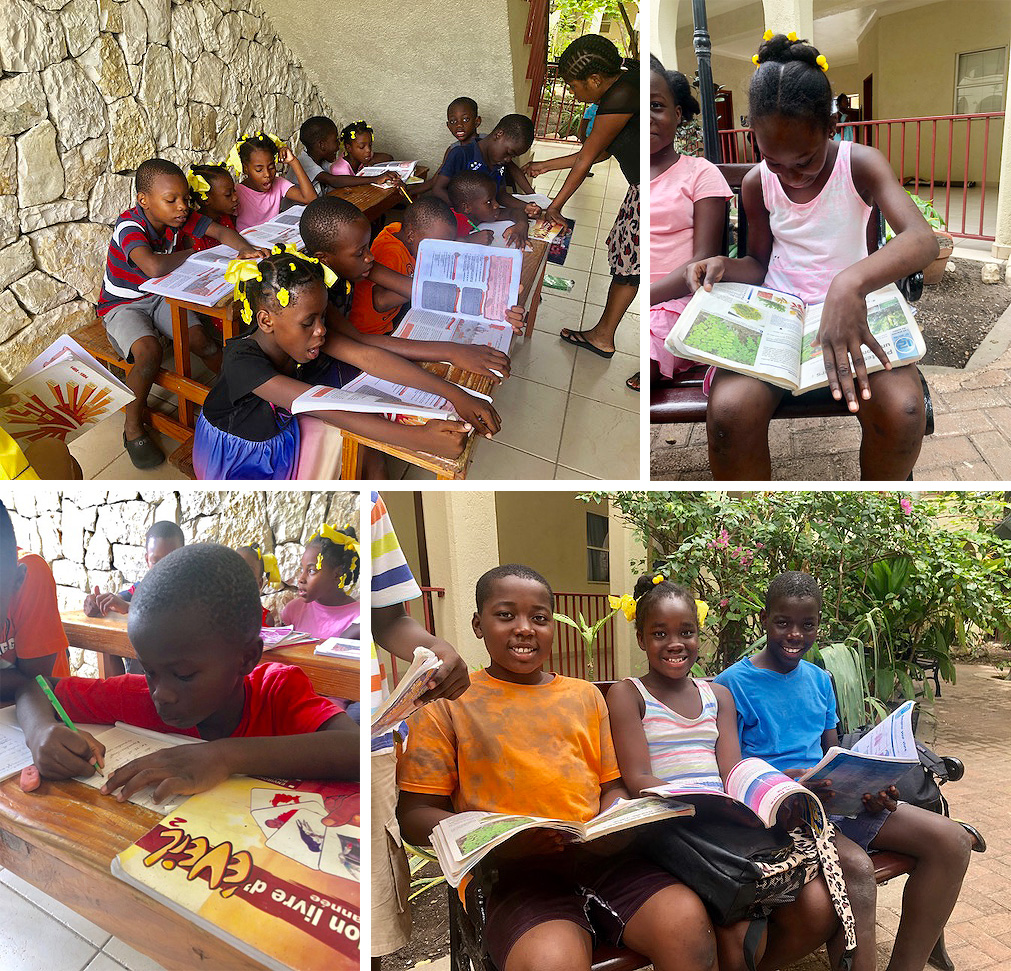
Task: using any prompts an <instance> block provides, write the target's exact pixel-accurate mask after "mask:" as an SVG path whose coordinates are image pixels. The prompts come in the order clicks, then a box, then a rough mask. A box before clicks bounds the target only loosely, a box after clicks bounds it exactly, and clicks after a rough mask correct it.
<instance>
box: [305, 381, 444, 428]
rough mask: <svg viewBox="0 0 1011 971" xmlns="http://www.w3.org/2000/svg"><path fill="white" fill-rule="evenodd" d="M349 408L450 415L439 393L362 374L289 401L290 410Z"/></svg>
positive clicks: (363, 411)
mask: <svg viewBox="0 0 1011 971" xmlns="http://www.w3.org/2000/svg"><path fill="white" fill-rule="evenodd" d="M311 411H351V412H358V413H361V414H370V415H387V416H389V415H394V414H400V415H411V416H413V417H415V418H450V417H452V416H453V414H454V411H453V406H452V405H451V404H450V403H449V402H448V401H447V400H446V399H445V398H443V397H442V396H441V395H437V394H434V393H432V392H428V391H419V390H418V389H417V388H408V387H407V386H406V385H403V384H394V383H393V382H392V381H384V380H382V379H381V378H376V377H373V376H372V375H370V374H365V373H362V374H360V375H358V377H356V378H354V379H353V380H351V381H349V382H348V383H347V384H345V385H344V387H343V388H328V387H326V386H325V385H316V386H315V387H312V388H310V389H309V390H308V391H306V392H304V393H303V394H300V395H299V396H298V397H297V398H296V399H295V400H294V401H293V402H292V403H291V412H292V414H294V415H301V414H303V413H305V412H311Z"/></svg>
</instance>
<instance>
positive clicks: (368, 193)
mask: <svg viewBox="0 0 1011 971" xmlns="http://www.w3.org/2000/svg"><path fill="white" fill-rule="evenodd" d="M376 178H378V176H377V177H376ZM328 195H331V196H337V198H338V199H344V200H346V201H347V202H350V203H351V204H352V205H355V206H357V207H358V208H359V209H361V211H362V213H364V215H365V218H366V219H367V220H368V221H369V222H370V223H374V222H375V221H376V220H377V219H378V218H379V217H380V216H382V215H383V214H384V213H385V212H387V211H389V210H390V209H392V208H393V207H394V206H395V205H396V204H397V200H398V199H404V194H403V193H402V192H401V191H400V188H399V187H398V186H386V187H381V186H378V185H352V186H348V187H347V188H346V189H332V190H331V191H330V192H329V193H328ZM404 201H406V200H404Z"/></svg>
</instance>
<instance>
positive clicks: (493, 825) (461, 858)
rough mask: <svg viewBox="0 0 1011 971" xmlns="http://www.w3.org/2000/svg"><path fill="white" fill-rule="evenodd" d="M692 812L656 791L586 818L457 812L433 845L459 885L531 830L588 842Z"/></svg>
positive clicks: (448, 876) (439, 828) (435, 832)
mask: <svg viewBox="0 0 1011 971" xmlns="http://www.w3.org/2000/svg"><path fill="white" fill-rule="evenodd" d="M694 814H695V810H694V808H693V807H692V806H689V805H687V804H686V803H683V802H672V801H671V800H669V799H663V798H660V797H658V796H646V797H644V798H641V799H619V800H618V801H617V802H615V803H614V805H612V806H611V807H609V808H608V809H605V810H604V811H603V812H602V813H600V814H598V815H597V816H594V817H593V819H591V820H589V821H588V822H586V823H578V822H575V821H574V820H565V819H547V818H545V817H542V816H520V815H510V814H504V813H484V812H464V813H456V814H455V815H453V816H448V817H447V818H446V819H443V820H441V821H440V822H439V823H438V824H437V825H436V827H435V829H434V830H432V848H433V849H434V850H435V854H436V856H438V858H439V865H440V866H441V867H442V872H443V873H444V874H445V876H446V881H447V882H448V883H449V885H450V886H452V887H458V886H459V885H460V881H461V880H462V879H463V877H464V875H465V874H466V873H467V872H468V871H470V870H472V869H473V868H474V867H475V866H477V864H478V863H480V862H481V860H482V859H484V857H485V856H487V855H488V854H489V853H490V852H491V851H492V850H494V849H495V848H496V847H498V846H501V845H502V844H503V843H504V842H505V841H506V840H508V839H511V838H512V837H513V836H516V835H517V834H518V833H524V832H526V831H527V830H531V829H541V828H543V829H554V830H558V831H560V832H562V833H566V834H568V835H569V836H572V837H574V838H575V840H576V842H580V843H588V842H590V841H591V840H595V839H600V838H601V837H603V836H610V835H611V834H612V833H619V832H622V831H623V830H626V829H632V828H633V827H636V826H643V825H646V824H647V823H655V822H659V821H660V820H662V819H672V818H673V817H675V816H693V815H694Z"/></svg>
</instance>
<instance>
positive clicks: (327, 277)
mask: <svg viewBox="0 0 1011 971" xmlns="http://www.w3.org/2000/svg"><path fill="white" fill-rule="evenodd" d="M270 252H271V253H273V255H274V256H281V255H282V254H285V253H287V254H288V255H289V256H294V257H295V259H297V260H302V261H303V262H304V263H315V264H316V265H317V266H319V267H320V268H321V269H322V270H323V284H324V286H326V288H327V289H328V290H329V289H330V287H332V286H333V285H334V284H335V283H336V282H337V274H336V273H334V271H333V270H331V269H330V267H329V266H327V265H326V263H320V261H319V260H317V259H316V257H315V256H309V255H308V254H307V253H303V252H301V251H300V250H299V248H298V247H297V246H296V245H295V244H294V243H284V244H283V245H282V244H280V243H275V244H274V245H273V247H271V250H270ZM292 269H294V267H292ZM281 306H286V304H282V305H281ZM317 535H319V534H317Z"/></svg>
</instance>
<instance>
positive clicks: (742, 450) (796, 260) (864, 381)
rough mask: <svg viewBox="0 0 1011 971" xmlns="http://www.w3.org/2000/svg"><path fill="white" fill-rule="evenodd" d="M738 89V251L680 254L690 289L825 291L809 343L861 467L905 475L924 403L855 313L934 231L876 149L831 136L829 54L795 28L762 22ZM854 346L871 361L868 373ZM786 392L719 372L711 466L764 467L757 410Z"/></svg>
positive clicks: (867, 474)
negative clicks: (871, 224)
mask: <svg viewBox="0 0 1011 971" xmlns="http://www.w3.org/2000/svg"><path fill="white" fill-rule="evenodd" d="M754 60H755V64H756V65H757V70H756V71H755V74H754V76H753V77H752V79H751V87H750V89H749V93H748V99H749V107H750V115H751V121H752V130H753V131H754V137H755V141H756V143H757V145H758V148H759V149H760V150H761V153H762V159H763V161H762V162H761V163H759V164H758V165H756V166H755V167H754V168H753V169H752V170H751V171H750V172H749V173H748V174H747V176H745V179H744V182H743V184H742V186H741V196H742V204H743V206H744V208H745V211H746V213H747V217H748V255H747V256H746V257H745V258H743V259H733V260H731V259H727V258H726V257H723V256H714V257H710V258H708V259H705V260H701V261H699V262H696V263H693V264H691V265H690V266H689V267H688V269H687V270H686V271H685V272H686V279H687V282H688V285H689V287H690V288H691V290H692V291H695V290H697V289H698V288H699V287H704V288H705V289H707V290H708V289H711V288H712V286H713V284H715V283H717V282H719V281H720V280H726V281H730V282H736V283H750V284H763V285H764V286H767V287H769V288H771V289H772V290H776V291H780V292H783V293H788V294H796V295H797V296H798V297H800V298H801V299H802V300H803V301H804V302H805V303H809V304H810V303H815V304H824V306H823V307H822V313H821V325H820V329H819V332H818V338H817V343H819V344H820V345H821V350H822V356H823V359H824V365H825V372H826V374H827V378H828V383H829V387H830V388H831V389H832V395H833V397H834V398H835V399H836V400H839V401H842V400H845V401H846V404H847V407H848V408H849V410H850V411H851V412H853V413H855V414H856V416H857V418H858V419H859V420H860V425H861V429H862V432H863V440H862V444H861V448H860V474H861V477H862V478H866V479H890V480H894V481H901V480H902V479H906V478H908V476H909V474H910V472H912V469H913V466H914V465H915V463H916V458H917V456H918V455H919V452H920V445H921V443H922V440H923V431H924V421H925V419H924V403H923V390H922V388H921V386H920V375H919V372H918V370H917V369H916V368H915V367H899V368H894V369H893V368H892V366H891V364H890V363H889V362H888V359H887V355H886V353H885V351H884V350H883V349H882V347H881V344H880V343H879V342H878V339H877V338H876V337H875V336H874V334H873V333H872V330H871V328H870V327H869V326H868V319H867V304H866V302H865V301H866V298H867V295H868V294H870V293H872V292H873V291H875V290H879V289H880V288H882V287H884V286H887V285H888V284H891V283H894V282H895V281H896V280H898V279H900V278H902V277H904V276H906V275H908V274H910V273H913V272H915V271H916V270H920V269H922V268H923V267H925V266H926V265H927V264H928V263H930V262H931V260H933V259H934V258H935V257H936V256H937V240H936V239H935V237H934V234H933V233H932V232H931V230H930V227H929V226H928V225H927V223H926V220H924V218H923V216H922V215H921V214H920V211H919V210H918V209H917V208H916V206H915V205H914V204H913V202H912V200H911V199H910V198H909V194H908V193H907V192H905V191H904V190H903V188H902V186H901V185H900V184H899V181H898V180H897V179H896V178H895V173H894V172H893V171H892V168H891V165H890V164H889V162H888V159H886V158H885V156H884V155H883V154H882V153H881V152H879V151H878V150H877V149H876V148H872V147H871V146H870V145H861V144H858V143H856V142H845V141H840V142H836V141H833V140H832V134H833V132H834V130H835V121H834V118H833V115H832V85H831V84H830V83H829V80H828V77H827V74H826V72H827V70H828V62H827V61H826V60H825V57H824V56H823V55H821V54H819V53H818V51H817V50H816V49H815V48H814V47H812V46H811V45H810V44H808V43H807V42H806V41H803V40H797V39H796V35H795V34H791V35H790V36H789V37H787V36H786V35H784V34H776V35H775V36H773V34H772V32H771V31H767V32H766V35H765V36H764V38H763V42H762V45H761V47H760V48H759V50H758V53H757V54H756V55H755V58H754ZM875 205H876V206H877V207H878V208H879V209H880V210H881V212H882V213H884V216H885V218H886V219H887V220H888V222H889V223H890V225H891V226H892V227H893V228H894V230H895V238H894V239H892V240H891V242H889V244H888V245H887V246H884V247H882V248H881V249H879V250H878V251H877V252H875V253H872V254H870V255H868V253H867V235H866V231H865V230H866V227H867V220H868V217H869V216H870V213H871V209H872V207H873V206H875ZM861 345H866V346H867V347H868V348H869V349H870V351H872V352H873V353H874V355H875V356H876V357H877V358H878V359H879V360H880V361H881V363H882V364H883V365H884V370H882V371H878V372H877V373H876V374H870V375H868V374H867V369H866V367H865V365H864V358H863V352H862V351H861V349H860V348H861ZM784 393H785V392H784V391H783V390H782V389H780V388H777V387H774V386H772V385H770V384H767V383H765V382H763V381H761V380H759V379H757V378H755V377H751V376H749V375H744V374H736V373H734V372H731V371H718V372H717V374H716V376H715V378H714V379H713V384H712V388H711V391H710V395H709V404H708V408H707V412H706V427H707V433H708V437H709V464H710V467H711V469H712V472H713V477H714V478H716V479H769V478H771V477H772V458H771V455H770V452H769V421H770V419H771V418H772V414H773V412H774V411H775V410H776V408H777V407H778V405H779V402H780V401H781V400H782V398H783V394H784Z"/></svg>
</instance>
